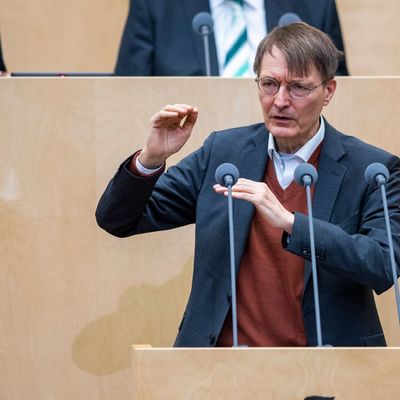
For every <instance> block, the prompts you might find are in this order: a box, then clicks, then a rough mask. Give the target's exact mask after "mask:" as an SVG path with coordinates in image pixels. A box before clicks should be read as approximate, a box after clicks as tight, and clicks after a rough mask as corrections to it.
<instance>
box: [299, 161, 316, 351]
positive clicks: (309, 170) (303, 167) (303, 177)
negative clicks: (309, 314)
mask: <svg viewBox="0 0 400 400" xmlns="http://www.w3.org/2000/svg"><path fill="white" fill-rule="evenodd" d="M317 179H318V173H317V170H316V169H315V168H314V167H313V166H312V165H311V164H308V163H303V164H300V165H298V166H297V167H296V169H295V170H294V180H295V181H296V182H297V183H298V184H299V185H301V186H304V187H305V188H306V194H307V210H308V228H309V232H310V246H311V269H312V278H313V289H314V306H315V324H316V330H317V340H318V347H322V346H323V344H322V332H321V312H320V308H319V292H318V276H317V262H316V257H315V239H314V226H313V216H312V206H311V185H312V184H315V182H316V181H317Z"/></svg>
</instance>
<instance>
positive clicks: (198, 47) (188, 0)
mask: <svg viewBox="0 0 400 400" xmlns="http://www.w3.org/2000/svg"><path fill="white" fill-rule="evenodd" d="M183 5H184V8H185V12H186V18H187V19H188V21H190V25H192V20H193V18H194V16H195V15H196V14H197V13H199V12H208V13H211V10H210V5H209V1H208V0H184V1H183ZM171 23H173V22H171ZM191 37H192V42H193V47H194V50H195V54H196V57H197V59H198V62H199V65H200V68H201V70H202V71H203V74H204V75H206V60H205V56H204V45H203V39H202V37H200V35H198V34H196V33H195V32H194V31H193V30H192V36H191ZM209 39H210V40H209V48H210V69H211V75H213V76H217V75H219V70H218V69H219V68H218V58H217V49H216V45H215V39H214V34H213V33H212V34H211V35H210V38H209Z"/></svg>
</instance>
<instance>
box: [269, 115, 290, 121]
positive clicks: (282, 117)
mask: <svg viewBox="0 0 400 400" xmlns="http://www.w3.org/2000/svg"><path fill="white" fill-rule="evenodd" d="M270 118H273V119H276V120H278V121H290V120H292V119H293V118H292V117H289V116H288V115H271V116H270Z"/></svg>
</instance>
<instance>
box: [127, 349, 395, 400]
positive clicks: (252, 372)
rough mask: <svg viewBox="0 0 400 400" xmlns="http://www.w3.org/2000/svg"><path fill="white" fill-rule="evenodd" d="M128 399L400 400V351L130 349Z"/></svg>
mask: <svg viewBox="0 0 400 400" xmlns="http://www.w3.org/2000/svg"><path fill="white" fill-rule="evenodd" d="M132 368H133V383H134V389H133V398H134V399H141V400H147V399H162V400H169V399H171V400H182V399H188V400H203V399H204V400H211V399H220V400H222V399H249V400H257V399H267V400H292V399H293V400H303V399H305V398H307V397H308V396H325V397H334V398H335V400H358V399H363V400H377V399H379V400H384V399H388V400H389V399H390V400H395V399H399V398H400V375H399V373H400V348H399V347H392V348H381V347H379V348H378V347H372V348H328V347H327V348H282V347H281V348H236V349H230V348H152V347H150V346H133V360H132Z"/></svg>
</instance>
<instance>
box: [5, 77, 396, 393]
mask: <svg viewBox="0 0 400 400" xmlns="http://www.w3.org/2000/svg"><path fill="white" fill-rule="evenodd" d="M399 94H400V79H399V78H379V79H377V78H375V79H372V78H370V79H368V78H365V79H363V78H357V79H356V78H342V79H340V80H339V84H338V90H337V93H336V95H335V98H334V101H333V103H332V104H331V105H330V106H329V108H328V109H327V110H326V116H327V117H328V119H329V121H330V122H331V123H333V124H334V125H335V126H336V127H338V128H339V129H342V130H343V131H345V132H348V133H350V134H354V135H356V136H359V137H361V138H362V139H364V140H366V141H369V142H371V143H375V144H377V145H380V146H382V147H384V148H386V149H387V150H389V151H391V152H393V153H396V154H400V139H399V136H398V135H396V131H397V127H398V125H399V113H398V112H396V110H397V108H396V102H397V99H398V98H399ZM377 99H379V101H377ZM173 102H187V103H191V104H194V105H197V106H198V107H199V109H200V114H199V120H198V123H197V125H196V128H195V131H194V133H193V136H192V138H191V139H190V141H189V143H188V145H187V146H186V147H185V148H184V150H183V151H182V153H181V154H180V155H179V156H176V157H174V158H173V159H172V160H171V163H172V162H174V161H176V160H177V159H178V158H180V157H181V156H182V155H183V154H186V153H188V152H189V151H191V150H193V149H195V148H197V147H198V146H199V145H201V143H202V141H203V140H204V139H205V137H206V136H207V135H208V133H209V132H211V131H212V130H213V129H222V128H226V127H231V126H237V125H242V124H248V123H253V122H258V121H260V120H261V112H260V106H259V104H258V100H257V93H256V86H255V83H254V82H253V81H252V80H248V79H239V80H231V79H220V78H209V79H207V78H203V79H202V78H199V79H190V78H180V79H179V78H175V79H167V78H153V79H152V78H147V79H140V78H136V79H135V78H132V79H125V78H121V79H69V78H55V79H11V78H5V79H1V80H0V120H1V121H2V124H1V130H0V148H1V149H2V157H1V158H0V220H1V224H0V254H1V258H0V275H1V279H0V319H1V321H2V323H1V324H0V355H1V356H0V393H1V394H2V395H1V397H2V398H3V397H4V398H7V399H20V398H21V399H22V398H44V399H47V398H56V399H71V398H73V399H76V400H80V399H82V400H83V399H88V398H90V399H99V400H103V399H104V400H105V399H110V398H118V399H125V398H128V397H129V393H130V390H131V375H130V369H129V365H130V345H131V344H132V343H151V344H152V345H153V346H170V345H171V344H172V342H173V340H174V337H175V335H176V330H177V326H178V324H179V321H180V318H181V315H182V312H183V308H184V305H185V303H186V299H187V294H188V291H189V288H190V279H191V272H192V262H193V252H192V250H193V228H192V227H186V228H183V229H177V230H173V231H169V232H162V233H154V234H147V235H142V236H138V237H133V238H127V239H118V238H114V237H112V236H110V235H108V234H107V233H105V232H104V231H102V230H100V229H99V228H98V227H97V225H96V223H95V220H94V210H95V207H96V203H97V200H98V198H99V196H100V194H101V193H102V191H103V190H104V188H105V185H106V183H107V182H108V180H109V179H110V178H111V177H112V175H113V174H114V171H115V170H116V168H117V167H118V165H119V163H120V162H121V161H122V160H123V159H124V158H125V157H127V156H128V155H129V154H130V153H132V152H133V151H134V150H135V149H137V148H138V147H141V146H142V145H143V143H144V140H145V137H146V134H147V127H148V123H149V119H150V117H151V115H152V114H153V113H154V112H156V111H157V110H158V109H159V108H160V107H161V106H162V105H164V104H166V103H173ZM378 301H379V305H380V309H381V315H382V318H383V321H384V325H385V332H386V334H387V336H388V339H389V343H390V344H391V345H399V343H400V340H399V334H398V323H397V320H396V310H395V304H394V298H393V293H390V292H389V293H387V294H386V295H385V297H382V296H379V298H378Z"/></svg>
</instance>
